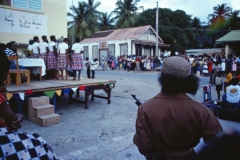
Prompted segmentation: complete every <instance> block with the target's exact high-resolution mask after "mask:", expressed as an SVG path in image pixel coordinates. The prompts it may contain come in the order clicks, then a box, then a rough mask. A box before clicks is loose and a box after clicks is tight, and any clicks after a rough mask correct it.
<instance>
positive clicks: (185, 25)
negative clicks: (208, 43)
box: [136, 8, 200, 52]
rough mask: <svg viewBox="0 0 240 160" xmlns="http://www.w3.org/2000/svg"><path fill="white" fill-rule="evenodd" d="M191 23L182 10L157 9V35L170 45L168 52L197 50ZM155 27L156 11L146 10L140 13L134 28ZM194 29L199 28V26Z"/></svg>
mask: <svg viewBox="0 0 240 160" xmlns="http://www.w3.org/2000/svg"><path fill="white" fill-rule="evenodd" d="M197 20H198V23H200V20H199V19H197V18H195V20H194V21H193V20H192V19H191V16H190V15H187V14H186V13H185V12H184V11H182V10H176V11H172V10H170V9H167V8H159V24H158V26H159V35H160V37H161V38H162V39H163V41H164V43H166V44H170V50H171V51H173V52H175V51H183V50H186V49H189V48H198V47H199V46H198V41H197V35H196V33H195V32H194V30H192V27H193V22H194V24H195V21H197ZM142 25H151V26H153V27H154V26H156V9H148V10H145V11H143V12H142V13H140V15H139V18H138V21H137V22H136V26H142ZM194 27H196V28H199V27H200V24H197V25H195V26H194Z"/></svg>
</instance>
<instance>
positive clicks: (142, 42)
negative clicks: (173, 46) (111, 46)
mask: <svg viewBox="0 0 240 160" xmlns="http://www.w3.org/2000/svg"><path fill="white" fill-rule="evenodd" d="M134 44H141V45H145V46H156V42H154V41H134ZM158 46H159V47H170V44H164V43H158Z"/></svg>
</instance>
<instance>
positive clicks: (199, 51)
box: [186, 48, 224, 56]
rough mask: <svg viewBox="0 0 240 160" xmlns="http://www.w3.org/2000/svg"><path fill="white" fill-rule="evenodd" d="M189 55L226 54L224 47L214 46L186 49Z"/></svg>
mask: <svg viewBox="0 0 240 160" xmlns="http://www.w3.org/2000/svg"><path fill="white" fill-rule="evenodd" d="M186 54H187V56H190V55H194V56H200V55H204V54H207V55H210V56H211V55H212V54H215V55H223V54H224V48H212V49H187V50H186Z"/></svg>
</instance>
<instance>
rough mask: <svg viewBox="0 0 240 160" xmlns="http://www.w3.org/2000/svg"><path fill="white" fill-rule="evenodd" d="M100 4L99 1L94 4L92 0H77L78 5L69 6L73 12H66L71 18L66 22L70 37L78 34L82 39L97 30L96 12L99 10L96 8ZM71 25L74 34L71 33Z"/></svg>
mask: <svg viewBox="0 0 240 160" xmlns="http://www.w3.org/2000/svg"><path fill="white" fill-rule="evenodd" d="M100 4H101V2H97V3H95V4H94V0H88V3H86V2H84V1H81V2H78V7H75V6H71V7H70V10H71V11H72V12H73V13H71V12H68V13H67V15H68V16H69V17H72V19H73V20H71V21H69V22H68V26H69V30H68V32H69V36H70V37H72V36H79V37H80V39H84V38H86V37H88V36H90V35H91V34H93V33H95V32H96V31H98V23H97V14H98V13H99V12H98V11H97V10H96V9H97V7H98V6H99V5H100ZM73 26H74V29H75V32H74V35H71V33H72V30H73Z"/></svg>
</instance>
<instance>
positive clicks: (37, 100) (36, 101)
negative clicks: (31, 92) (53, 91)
mask: <svg viewBox="0 0 240 160" xmlns="http://www.w3.org/2000/svg"><path fill="white" fill-rule="evenodd" d="M49 103H50V102H49V97H48V96H41V97H32V98H29V99H28V105H30V106H31V107H36V106H42V105H47V104H49Z"/></svg>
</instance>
